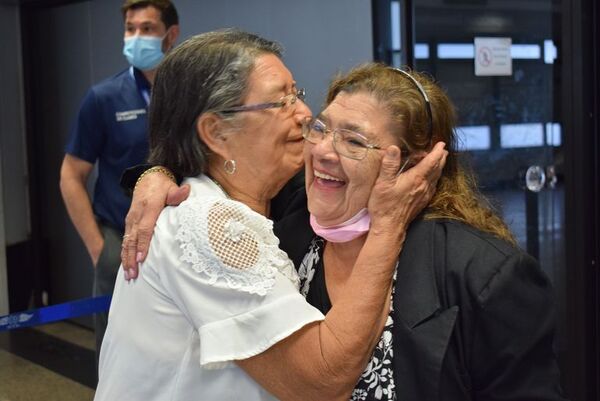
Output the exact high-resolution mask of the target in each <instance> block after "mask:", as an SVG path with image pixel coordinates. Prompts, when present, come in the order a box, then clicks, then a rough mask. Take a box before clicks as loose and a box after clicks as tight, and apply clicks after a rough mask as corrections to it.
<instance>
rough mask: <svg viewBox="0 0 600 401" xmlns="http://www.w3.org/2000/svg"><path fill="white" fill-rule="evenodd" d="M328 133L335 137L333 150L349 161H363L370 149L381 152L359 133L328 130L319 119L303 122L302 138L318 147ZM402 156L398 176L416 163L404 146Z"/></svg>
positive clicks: (342, 129)
mask: <svg viewBox="0 0 600 401" xmlns="http://www.w3.org/2000/svg"><path fill="white" fill-rule="evenodd" d="M328 133H331V134H332V135H333V149H334V150H335V151H336V152H337V153H339V154H340V155H342V156H345V157H347V158H349V159H354V160H362V159H364V158H365V157H366V156H367V153H368V152H369V150H370V149H377V150H381V147H380V146H379V145H375V144H373V143H369V141H368V139H367V138H366V137H365V136H364V135H362V134H359V133H358V132H354V131H352V130H349V129H345V128H335V129H330V128H327V125H326V124H325V123H324V122H323V121H321V120H319V119H318V118H312V119H311V118H306V119H305V120H304V121H303V122H302V136H303V137H304V139H306V140H307V141H308V142H310V143H312V144H315V145H318V144H319V143H321V142H322V141H323V139H325V136H326V135H327V134H328ZM400 154H401V157H402V160H404V164H403V165H402V166H401V167H400V169H399V170H398V173H397V174H398V175H399V174H400V173H402V172H403V171H404V170H405V169H407V168H410V167H412V166H413V165H414V164H415V161H416V160H414V158H413V157H411V156H410V151H409V150H407V149H406V148H405V147H404V146H401V148H400Z"/></svg>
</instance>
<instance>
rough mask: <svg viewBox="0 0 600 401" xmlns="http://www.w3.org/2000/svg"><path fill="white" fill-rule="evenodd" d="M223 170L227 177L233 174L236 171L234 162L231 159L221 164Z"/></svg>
mask: <svg viewBox="0 0 600 401" xmlns="http://www.w3.org/2000/svg"><path fill="white" fill-rule="evenodd" d="M223 169H224V170H225V172H226V173H227V174H229V175H232V174H233V173H235V169H236V165H235V160H233V159H230V160H225V163H223Z"/></svg>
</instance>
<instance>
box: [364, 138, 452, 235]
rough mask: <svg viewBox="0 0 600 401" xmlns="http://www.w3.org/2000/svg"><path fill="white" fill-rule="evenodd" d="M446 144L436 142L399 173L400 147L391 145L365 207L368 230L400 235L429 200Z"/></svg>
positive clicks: (434, 186) (442, 163) (442, 161)
mask: <svg viewBox="0 0 600 401" xmlns="http://www.w3.org/2000/svg"><path fill="white" fill-rule="evenodd" d="M445 146H446V145H445V144H444V143H443V142H438V143H437V144H436V145H435V146H434V147H433V149H432V150H431V152H430V153H429V154H428V155H427V156H425V157H424V158H423V160H421V161H420V162H419V163H417V164H416V165H415V166H414V167H413V168H411V169H410V170H408V171H406V172H404V173H402V174H400V175H398V174H397V171H398V169H399V168H400V165H401V162H402V161H401V160H400V149H398V147H396V146H390V147H389V148H387V149H386V152H385V156H384V157H383V160H382V162H381V168H380V171H379V177H378V178H377V181H375V185H374V186H373V190H372V192H371V196H370V198H369V203H368V206H367V208H368V209H369V214H370V215H371V229H370V231H371V232H374V233H375V234H391V235H395V234H396V235H400V236H403V235H404V233H405V231H406V227H408V225H409V224H410V222H411V221H412V220H413V219H414V218H415V217H416V216H417V215H418V214H419V213H420V212H421V211H422V210H423V209H424V208H425V207H426V206H427V205H428V204H429V201H430V200H431V197H432V196H433V194H434V193H435V189H436V185H437V181H438V179H439V178H440V176H441V174H442V169H443V168H444V165H445V164H446V157H447V156H448V151H446V150H445V149H444V147H445Z"/></svg>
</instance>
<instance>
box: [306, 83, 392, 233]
mask: <svg viewBox="0 0 600 401" xmlns="http://www.w3.org/2000/svg"><path fill="white" fill-rule="evenodd" d="M387 113H388V112H387V111H386V109H385V108H384V107H383V106H382V105H381V104H380V102H379V101H377V100H376V99H375V98H374V97H372V96H371V95H369V94H368V93H366V92H357V93H346V92H340V93H339V94H338V95H337V96H336V98H335V99H334V100H333V101H332V102H331V103H330V104H329V105H328V106H327V108H326V109H325V110H323V112H322V113H321V114H320V115H319V117H320V119H321V120H322V121H323V122H324V123H325V124H326V125H327V126H328V128H329V129H331V130H333V129H335V128H346V129H351V130H353V131H356V132H358V133H360V134H362V135H363V136H365V137H366V138H367V139H368V141H369V142H370V143H373V144H376V145H378V146H379V147H381V148H382V149H386V148H387V147H388V146H390V145H398V143H397V142H398V141H397V140H396V139H395V138H394V136H393V135H392V134H391V132H390V131H391V130H390V126H391V119H390V118H389V116H388V114H387ZM332 141H333V138H332V135H331V134H328V135H326V136H325V138H324V139H323V141H322V142H321V143H319V144H312V143H310V142H308V141H306V142H305V147H304V161H305V166H306V191H307V195H308V209H309V211H310V212H311V214H312V215H313V216H315V218H316V219H317V221H318V222H319V224H321V225H323V226H328V227H329V226H335V225H338V224H341V223H343V222H345V221H347V220H349V219H350V218H351V217H353V216H354V215H355V214H356V213H358V212H359V211H360V210H361V209H362V208H364V207H366V206H367V202H368V200H369V196H370V194H371V189H372V188H373V184H374V183H375V180H376V179H377V176H378V174H379V167H380V164H381V159H382V157H383V152H382V151H381V150H375V149H372V150H369V151H368V153H367V156H366V157H365V158H364V159H362V160H353V159H350V158H347V157H344V156H340V155H339V154H338V153H337V152H336V151H335V149H334V148H333V142H332Z"/></svg>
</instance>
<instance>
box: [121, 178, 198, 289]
mask: <svg viewBox="0 0 600 401" xmlns="http://www.w3.org/2000/svg"><path fill="white" fill-rule="evenodd" d="M189 194H190V186H189V185H182V186H181V187H179V186H177V184H175V183H174V182H173V181H171V180H170V179H169V178H168V177H167V176H166V175H164V174H162V173H151V174H148V175H146V176H145V177H144V179H143V180H142V181H141V182H139V183H138V184H137V185H136V188H135V190H134V192H133V199H132V201H131V207H130V209H129V213H127V217H126V218H125V235H124V236H123V247H122V248H121V263H122V267H123V269H125V279H126V280H129V279H132V278H136V277H137V275H138V264H139V263H141V262H143V261H144V259H145V258H146V255H147V254H148V248H149V247H150V239H151V238H152V233H153V232H154V226H155V225H156V220H158V216H159V214H160V212H161V211H162V210H163V209H164V208H165V206H177V205H179V204H180V203H181V202H183V201H184V200H186V199H187V197H188V196H189Z"/></svg>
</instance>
